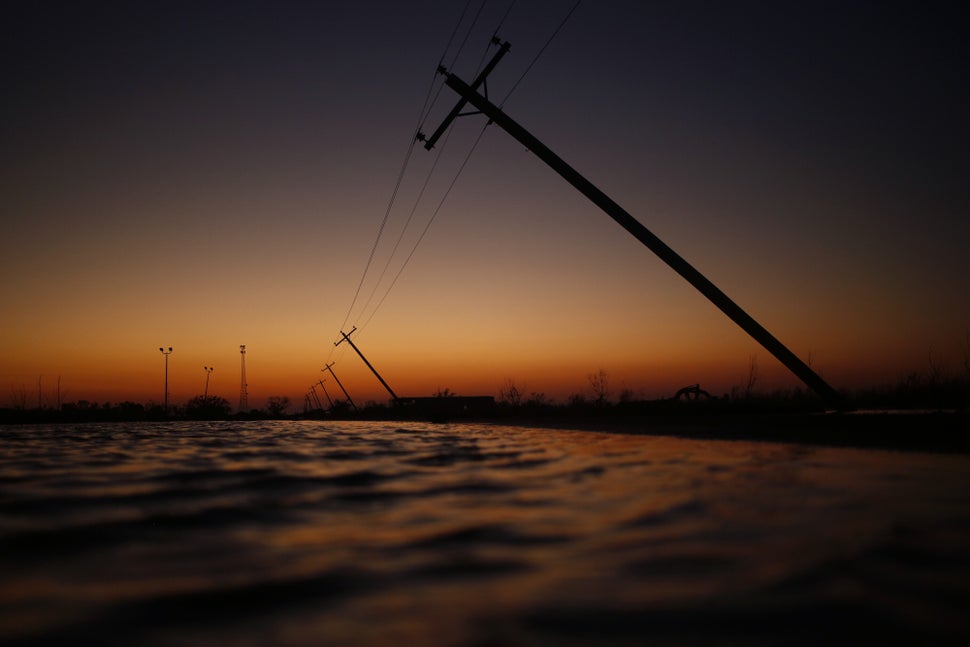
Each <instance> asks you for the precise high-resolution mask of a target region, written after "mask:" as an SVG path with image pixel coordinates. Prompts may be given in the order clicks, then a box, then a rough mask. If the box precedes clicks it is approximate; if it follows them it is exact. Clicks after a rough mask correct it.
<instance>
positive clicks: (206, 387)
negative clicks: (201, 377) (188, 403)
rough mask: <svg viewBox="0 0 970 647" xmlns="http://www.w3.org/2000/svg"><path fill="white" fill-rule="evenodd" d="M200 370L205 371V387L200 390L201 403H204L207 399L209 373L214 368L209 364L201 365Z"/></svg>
mask: <svg viewBox="0 0 970 647" xmlns="http://www.w3.org/2000/svg"><path fill="white" fill-rule="evenodd" d="M202 370H203V371H205V389H204V390H203V391H202V403H203V404H205V403H206V402H208V401H209V375H211V374H212V371H214V370H216V369H214V368H213V367H211V366H203V367H202Z"/></svg>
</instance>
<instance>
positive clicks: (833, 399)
mask: <svg viewBox="0 0 970 647" xmlns="http://www.w3.org/2000/svg"><path fill="white" fill-rule="evenodd" d="M500 53H501V52H500ZM498 58H499V55H498V54H496V57H495V59H493V61H492V62H493V63H496V62H497V60H496V59H498ZM492 67H494V65H492V64H490V65H489V67H488V68H486V70H487V71H490V70H491V68H492ZM446 74H447V77H446V80H445V83H446V85H447V86H448V87H450V88H451V89H453V90H454V91H455V92H457V93H458V94H459V95H460V96H461V98H462V101H461V102H459V106H464V105H465V102H467V103H471V104H472V105H473V106H475V107H476V108H478V109H479V110H480V111H481V112H482V113H483V114H485V115H486V116H487V117H488V118H489V119H490V120H491V121H492V122H494V123H496V124H498V125H499V126H501V127H502V128H503V129H504V130H505V131H506V132H507V133H509V134H510V135H511V136H512V137H514V138H515V139H517V140H518V141H519V142H520V143H522V144H523V145H524V146H525V147H526V148H528V149H529V150H530V151H532V152H533V153H535V155H537V156H538V157H539V159H541V160H542V161H543V162H545V163H546V164H547V165H549V166H550V167H551V168H552V169H553V170H554V171H556V172H557V173H559V175H561V176H562V177H563V179H565V180H566V181H567V182H569V183H570V184H572V185H573V186H574V187H576V189H578V190H579V191H580V192H581V193H582V194H583V195H585V196H586V197H587V198H589V199H590V200H591V201H592V202H593V203H594V204H596V206H598V207H599V208H600V209H602V210H603V211H605V212H606V214H607V215H608V216H610V218H612V219H613V220H614V221H616V223H617V224H619V225H620V226H621V227H623V228H624V229H626V230H627V231H628V232H629V233H630V234H632V235H633V236H634V237H635V238H636V239H637V240H639V241H640V242H641V243H643V244H644V245H645V246H646V247H647V248H648V249H650V251H652V252H653V253H654V254H656V255H657V256H659V257H660V259H661V260H662V261H664V262H665V263H666V264H667V265H669V266H670V267H671V268H672V269H673V270H674V271H675V272H677V273H678V274H680V276H682V277H683V278H684V279H685V280H686V281H687V282H688V283H690V284H691V285H692V286H694V288H696V289H697V290H698V291H699V292H700V293H701V294H703V295H704V296H705V297H707V299H708V300H709V301H710V302H711V303H713V304H714V305H715V306H717V307H718V308H719V309H720V310H721V311H722V312H723V313H724V314H726V315H727V316H728V317H729V318H730V319H731V320H732V321H734V322H735V323H736V324H737V325H738V326H740V327H741V328H742V329H743V330H744V331H745V332H747V333H748V334H749V335H750V336H751V337H752V338H753V339H755V340H756V341H757V342H758V343H760V344H761V345H762V346H763V347H764V348H765V350H767V351H768V352H770V353H771V354H772V355H773V356H774V357H775V358H776V359H778V360H779V361H780V362H781V363H782V364H784V365H785V366H786V367H787V368H788V369H789V370H790V371H791V372H792V373H794V374H795V375H796V376H797V377H798V378H799V379H801V380H802V381H803V382H804V383H805V384H806V385H807V386H809V387H810V388H811V389H812V390H814V391H815V392H816V393H818V394H819V396H821V397H822V399H823V400H824V401H825V402H826V403H827V404H828V405H830V406H832V407H834V408H836V409H843V408H845V403H844V401H843V398H842V396H841V395H840V394H839V393H838V392H837V391H835V389H833V388H832V387H831V386H830V385H829V384H828V383H827V382H826V381H825V380H823V379H822V378H821V377H820V376H819V375H818V374H817V373H815V371H813V370H812V369H811V368H810V367H809V366H808V365H807V364H805V363H804V362H803V361H802V360H800V359H799V358H798V357H797V356H796V355H795V354H794V353H792V352H791V351H790V350H789V349H788V347H786V346H785V345H784V344H782V343H781V342H780V341H779V340H778V339H776V338H775V337H774V336H773V335H772V334H771V333H769V332H768V330H767V329H765V328H764V327H763V326H762V325H761V324H759V323H758V322H757V321H755V320H754V318H753V317H751V316H750V315H749V314H748V313H747V312H745V311H744V310H743V309H742V308H741V307H740V306H739V305H737V304H736V303H735V302H734V301H732V300H731V299H730V298H729V297H728V296H727V295H726V294H724V292H722V291H721V290H720V289H719V288H718V287H717V286H715V285H714V284H713V283H712V282H711V281H710V280H708V278H707V277H705V276H704V275H703V274H701V273H700V272H699V271H698V270H697V269H695V268H694V267H693V266H692V265H691V264H690V263H688V262H687V261H686V260H684V258H682V257H681V256H680V255H679V254H677V252H675V251H674V250H673V249H671V248H670V247H668V246H667V244H666V243H664V242H663V241H662V240H660V239H659V238H658V237H657V236H656V235H654V234H653V232H651V231H650V230H648V229H647V228H646V227H645V226H644V225H643V224H642V223H641V222H640V221H639V220H637V219H636V218H634V217H633V216H631V215H630V214H629V213H627V211H626V210H624V209H623V208H622V207H620V205H618V204H617V203H616V202H614V201H613V200H612V199H611V198H610V197H609V196H607V195H606V194H605V193H603V192H602V191H600V189H599V188H597V187H596V186H595V185H594V184H593V183H592V182H590V181H589V180H587V179H586V178H585V177H583V176H582V175H581V174H580V173H579V172H578V171H576V170H575V169H574V168H573V167H571V166H570V165H569V164H567V163H566V162H565V161H564V160H563V159H562V158H560V157H559V156H558V155H556V154H555V153H554V152H552V150H550V149H549V148H548V147H547V146H546V145H545V144H543V143H542V142H541V141H539V140H538V139H537V138H536V137H535V136H534V135H532V133H530V132H529V131H528V130H526V129H525V128H523V127H522V126H520V125H519V124H518V123H517V122H515V121H514V120H513V119H512V118H510V117H509V116H508V115H506V114H505V112H503V111H502V109H501V108H499V107H498V106H496V105H495V104H493V103H492V102H490V101H489V100H488V99H487V98H486V97H483V96H482V95H480V94H479V93H478V92H477V91H476V90H475V88H474V87H472V86H469V85H468V84H466V83H465V82H464V81H462V80H461V79H460V78H458V77H457V76H455V75H454V74H451V73H446ZM483 74H484V72H483ZM476 81H477V80H476ZM449 118H453V117H451V115H449ZM441 129H442V128H441V127H439V129H438V130H439V131H440V130H441ZM436 132H437V131H436ZM425 147H426V148H430V146H427V144H426V145H425ZM348 341H349V340H348Z"/></svg>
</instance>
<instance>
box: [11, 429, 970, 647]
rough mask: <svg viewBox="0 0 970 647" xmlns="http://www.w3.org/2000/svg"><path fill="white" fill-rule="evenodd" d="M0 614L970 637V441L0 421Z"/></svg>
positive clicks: (484, 638) (528, 632)
mask: <svg viewBox="0 0 970 647" xmlns="http://www.w3.org/2000/svg"><path fill="white" fill-rule="evenodd" d="M0 443H2V445H0V446H2V453H0V638H2V639H4V640H6V641H9V642H24V643H32V644H36V643H43V642H48V643H81V642H97V643H102V644H104V643H116V644H158V645H167V644H188V645H192V644H200V645H201V644H213V643H214V642H215V643H221V644H240V645H263V644H293V645H304V644H305V645H311V644H312V645H318V644H347V645H356V644H395V643H402V644H430V645H492V644H494V645H536V644H556V645H574V644H592V643H594V642H595V643H597V644H621V645H625V644H631V645H632V644H644V643H645V642H651V643H659V644H677V645H680V644H781V643H785V644H818V643H819V642H822V641H824V642H828V643H831V642H846V643H848V642H856V641H858V640H866V641H874V640H879V641H888V642H894V643H895V642H900V641H901V642H923V641H935V642H937V643H940V642H952V643H953V644H958V643H961V642H965V641H966V639H967V638H968V637H970V621H968V614H967V608H968V604H967V603H968V600H970V488H968V485H970V457H968V456H965V455H940V454H923V453H914V452H907V453H903V452H888V451H876V450H850V449H827V448H818V447H806V446H797V445H781V444H768V443H749V442H726V441H696V440H683V439H675V438H660V437H648V436H631V435H611V434H604V433H593V432H581V431H561V430H549V429H533V428H519V427H493V426H488V425H428V424H416V423H384V422H361V423H321V422H219V423H199V422H193V423H157V424H152V423H130V424H102V425H58V426H30V427H6V428H0Z"/></svg>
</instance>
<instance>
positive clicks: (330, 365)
mask: <svg viewBox="0 0 970 647" xmlns="http://www.w3.org/2000/svg"><path fill="white" fill-rule="evenodd" d="M320 370H321V371H330V375H333V379H335V380H337V386H339V387H340V390H341V391H343V392H344V397H345V398H347V402H349V403H350V406H352V407H353V408H354V411H356V410H357V405H356V404H354V401H353V400H351V399H350V394H349V393H347V389H345V388H344V385H343V384H342V383H341V382H340V378H339V377H337V374H336V373H334V372H333V362H330V363H329V364H327V365H326V366H324V367H323V368H322V369H320Z"/></svg>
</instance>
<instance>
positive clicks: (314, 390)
mask: <svg viewBox="0 0 970 647" xmlns="http://www.w3.org/2000/svg"><path fill="white" fill-rule="evenodd" d="M310 393H311V394H312V395H313V400H314V401H315V402H316V403H317V409H319V410H320V411H323V404H322V403H321V402H320V396H318V395H317V385H316V384H311V385H310Z"/></svg>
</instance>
